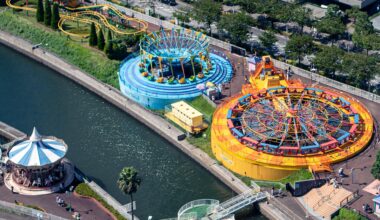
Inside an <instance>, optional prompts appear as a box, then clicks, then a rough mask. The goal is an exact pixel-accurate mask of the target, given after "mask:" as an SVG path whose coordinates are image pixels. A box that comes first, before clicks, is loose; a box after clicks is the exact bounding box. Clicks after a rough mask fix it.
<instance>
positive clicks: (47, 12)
mask: <svg viewBox="0 0 380 220" xmlns="http://www.w3.org/2000/svg"><path fill="white" fill-rule="evenodd" d="M44 6H45V14H44V23H45V25H46V26H50V25H51V6H50V2H49V0H45V4H44Z"/></svg>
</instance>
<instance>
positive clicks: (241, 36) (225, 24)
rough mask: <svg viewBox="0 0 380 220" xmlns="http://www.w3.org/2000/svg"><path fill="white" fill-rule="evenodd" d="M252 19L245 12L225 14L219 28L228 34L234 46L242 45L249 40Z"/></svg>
mask: <svg viewBox="0 0 380 220" xmlns="http://www.w3.org/2000/svg"><path fill="white" fill-rule="evenodd" d="M252 22H253V21H252V18H251V17H250V16H249V15H247V14H246V13H244V12H239V13H236V14H225V15H223V16H222V18H221V19H220V22H219V24H218V28H219V29H221V30H225V31H227V32H228V34H229V36H230V38H231V42H232V43H233V44H240V43H242V42H243V41H246V40H247V39H248V33H249V28H250V25H251V24H252Z"/></svg>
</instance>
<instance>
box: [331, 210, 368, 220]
mask: <svg viewBox="0 0 380 220" xmlns="http://www.w3.org/2000/svg"><path fill="white" fill-rule="evenodd" d="M347 219H349V220H366V218H365V217H363V216H361V215H360V214H359V213H357V212H354V211H352V210H350V209H346V208H341V209H340V210H339V215H337V216H335V217H334V218H333V220H347Z"/></svg>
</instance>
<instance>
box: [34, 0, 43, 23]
mask: <svg viewBox="0 0 380 220" xmlns="http://www.w3.org/2000/svg"><path fill="white" fill-rule="evenodd" d="M36 18H37V21H38V22H43V21H44V5H43V3H42V0H38V1H37V13H36Z"/></svg>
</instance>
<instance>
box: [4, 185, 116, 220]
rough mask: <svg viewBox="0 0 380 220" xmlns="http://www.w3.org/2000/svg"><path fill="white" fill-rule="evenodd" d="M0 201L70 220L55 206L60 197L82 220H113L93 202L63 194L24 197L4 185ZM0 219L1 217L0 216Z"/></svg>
mask: <svg viewBox="0 0 380 220" xmlns="http://www.w3.org/2000/svg"><path fill="white" fill-rule="evenodd" d="M0 195H1V200H3V201H6V202H10V203H14V202H15V201H16V200H17V202H21V203H24V204H25V205H37V206H38V207H41V208H43V209H44V210H46V211H47V212H48V213H51V214H54V215H57V216H60V217H64V218H67V219H72V216H71V215H72V213H70V212H67V211H66V210H65V208H63V207H60V206H58V205H57V204H56V202H55V198H56V196H57V195H58V196H60V197H61V198H62V199H63V200H64V201H65V202H66V203H71V205H72V207H73V208H74V210H75V211H76V212H79V213H80V214H81V216H82V218H81V219H83V220H86V219H88V220H92V219H99V220H108V219H109V220H112V219H113V218H112V217H111V216H110V215H108V213H107V212H105V211H104V210H103V209H102V208H100V207H99V206H98V205H97V204H96V203H95V202H93V201H92V200H90V199H85V198H79V197H76V196H74V195H73V194H71V195H66V194H65V193H54V194H50V195H42V196H24V195H20V194H12V192H11V191H10V190H9V189H7V188H6V187H5V186H4V185H2V186H0ZM0 217H1V215H0Z"/></svg>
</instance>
